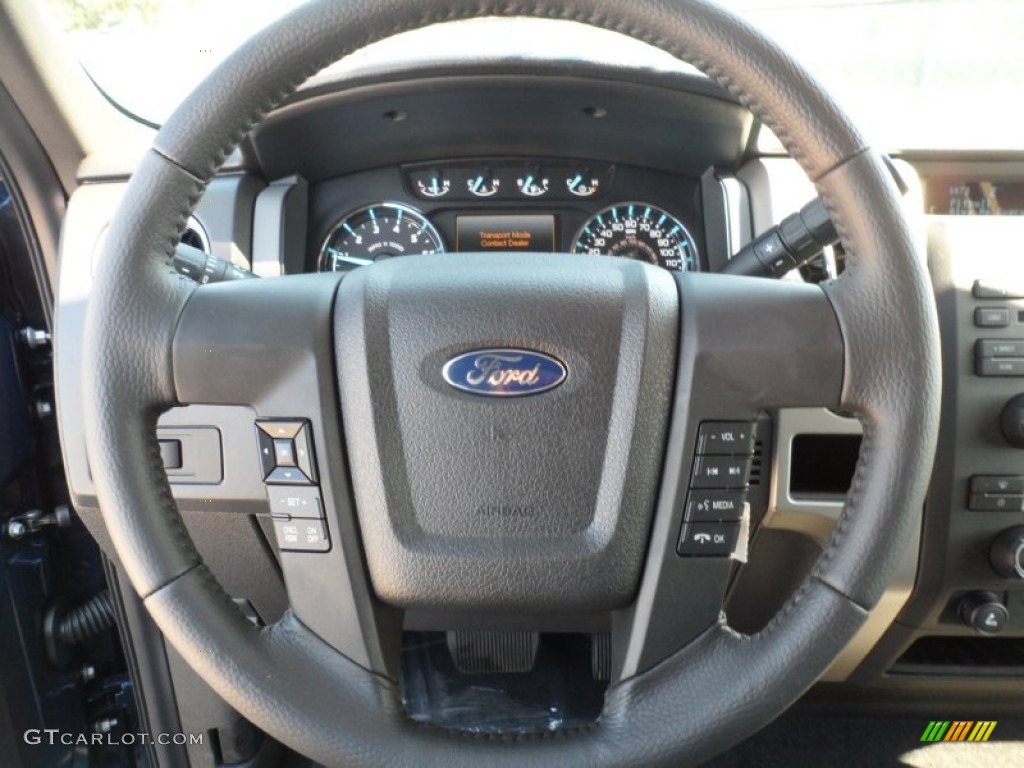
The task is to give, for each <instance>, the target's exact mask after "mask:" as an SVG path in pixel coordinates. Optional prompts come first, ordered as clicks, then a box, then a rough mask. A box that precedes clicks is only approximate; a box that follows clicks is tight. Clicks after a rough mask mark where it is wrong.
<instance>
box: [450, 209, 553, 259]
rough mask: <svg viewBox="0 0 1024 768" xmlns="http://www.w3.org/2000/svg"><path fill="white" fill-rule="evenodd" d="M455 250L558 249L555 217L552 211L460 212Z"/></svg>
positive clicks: (457, 220)
mask: <svg viewBox="0 0 1024 768" xmlns="http://www.w3.org/2000/svg"><path fill="white" fill-rule="evenodd" d="M455 238H456V241H455V250H457V251H461V252H472V251H539V252H546V253H554V251H555V217H554V216H553V215H550V214H530V215H526V214H517V215H501V216H459V217H458V218H457V219H456V220H455Z"/></svg>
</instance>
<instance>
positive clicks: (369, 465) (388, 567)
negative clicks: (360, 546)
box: [328, 253, 679, 612]
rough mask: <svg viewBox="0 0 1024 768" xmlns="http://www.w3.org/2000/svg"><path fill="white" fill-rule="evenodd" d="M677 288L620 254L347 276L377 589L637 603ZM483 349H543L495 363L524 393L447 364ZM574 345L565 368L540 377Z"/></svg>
mask: <svg viewBox="0 0 1024 768" xmlns="http://www.w3.org/2000/svg"><path fill="white" fill-rule="evenodd" d="M678 303H679V299H678V291H677V289H676V285H675V282H674V281H673V280H672V278H671V277H670V275H669V274H668V273H666V272H665V271H664V270H661V269H658V268H656V267H652V266H649V265H646V264H641V263H639V262H635V261H630V260H627V259H615V258H601V257H584V256H570V255H562V254H554V255H553V254H546V255H536V254H525V255H524V254H494V253H488V254H457V255H446V256H416V257H405V258H396V259H391V260H388V261H383V262H380V263H378V264H375V265H373V266H370V267H365V268H361V269H359V270H356V271H355V272H353V273H352V274H350V275H349V276H347V277H346V278H345V280H344V281H343V282H342V285H341V288H340V290H339V295H338V301H337V304H336V310H335V345H336V352H337V363H338V380H339V386H340V392H341V402H342V417H343V420H344V425H343V426H344V432H345V441H346V446H347V451H348V461H349V466H350V470H351V473H352V481H353V488H354V493H355V500H356V508H357V510H358V516H359V524H360V528H361V531H362V536H363V543H364V547H365V551H366V557H367V564H368V566H369V571H370V575H371V578H372V581H373V586H374V589H375V591H376V593H377V595H378V596H379V597H380V598H381V599H383V600H385V601H387V602H389V603H392V604H395V605H399V606H402V607H407V608H413V607H415V608H421V609H445V610H479V609H483V608H484V607H486V608H487V609H488V610H489V611H495V610H519V611H522V610H528V611H534V612H552V611H560V610H572V611H599V610H608V609H611V608H615V607H620V606H622V605H624V604H626V603H627V602H628V601H629V600H630V598H631V597H632V595H633V593H634V591H635V589H636V585H637V581H638V577H639V571H640V564H641V562H642V559H643V554H644V550H645V548H646V542H647V535H648V529H649V526H650V519H651V513H652V510H653V508H654V502H655V496H656V492H657V485H658V480H659V478H660V476H661V462H662V451H663V448H664V440H665V432H666V424H667V419H668V415H669V407H670V401H671V392H672V385H673V381H674V373H675V363H676V346H677V340H678V334H679V308H678ZM502 350H505V352H504V353H503V352H502ZM476 351H480V354H481V355H482V356H483V355H491V356H493V355H494V354H495V352H496V351H497V354H499V355H502V354H504V356H505V357H508V358H514V357H515V356H516V354H517V351H519V352H522V353H524V361H525V362H523V361H521V362H518V363H517V362H511V363H503V364H502V365H503V367H500V370H499V367H495V366H494V361H493V359H491V360H484V361H482V362H481V369H478V370H486V371H487V372H488V374H494V375H493V377H491V378H490V381H491V384H492V385H493V386H491V387H490V388H491V389H495V390H499V389H501V388H502V387H504V388H505V389H507V390H508V391H509V392H514V394H517V395H524V396H515V397H508V396H498V397H483V396H481V394H487V393H488V392H485V391H483V390H487V389H488V388H489V385H488V381H487V379H486V378H484V379H482V378H481V376H480V375H473V376H471V381H472V382H473V383H474V386H472V387H469V389H475V390H476V391H464V390H465V389H466V388H457V387H456V386H453V385H452V383H450V382H449V381H446V378H445V369H446V365H448V364H449V363H451V362H452V361H453V360H457V361H458V362H457V365H456V366H449V369H450V370H449V376H448V378H451V376H452V375H453V374H452V371H457V373H458V375H460V376H462V377H465V376H466V375H467V372H469V373H471V374H472V363H471V362H467V359H466V358H464V357H461V356H463V355H466V354H467V353H473V352H476ZM470 360H472V355H471V356H470ZM552 361H554V362H552ZM499 362H501V361H499ZM526 362H528V363H529V364H528V365H527V364H525V363H526ZM558 363H560V364H561V365H562V366H564V369H565V376H564V380H561V381H559V383H558V385H557V386H554V387H544V386H540V384H542V383H543V382H547V381H549V380H550V379H549V378H545V377H546V376H547V375H548V374H549V373H550V370H551V369H553V367H554V366H556V365H557V364H558ZM533 374H536V376H534V375H533ZM532 383H536V384H537V386H536V387H535V390H536V391H535V392H533V393H530V392H529V391H528V390H530V389H531V387H532V386H533V384H532ZM491 394H493V393H491ZM525 395H528V396H525ZM328 460H334V458H333V457H330V458H329V459H328Z"/></svg>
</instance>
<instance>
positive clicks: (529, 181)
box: [523, 176, 533, 189]
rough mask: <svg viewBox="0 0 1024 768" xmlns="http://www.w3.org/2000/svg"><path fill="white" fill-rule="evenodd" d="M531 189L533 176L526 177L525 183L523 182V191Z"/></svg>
mask: <svg viewBox="0 0 1024 768" xmlns="http://www.w3.org/2000/svg"><path fill="white" fill-rule="evenodd" d="M532 187H533V176H527V177H526V181H524V182H523V189H532Z"/></svg>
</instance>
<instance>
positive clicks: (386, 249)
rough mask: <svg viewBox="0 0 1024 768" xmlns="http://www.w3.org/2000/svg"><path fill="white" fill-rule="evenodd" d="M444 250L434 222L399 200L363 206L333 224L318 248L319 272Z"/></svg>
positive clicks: (351, 267)
mask: <svg viewBox="0 0 1024 768" xmlns="http://www.w3.org/2000/svg"><path fill="white" fill-rule="evenodd" d="M429 253H444V244H443V243H442V242H441V236H440V235H439V234H438V232H437V230H436V229H435V228H434V225H433V224H431V223H430V222H429V221H427V219H426V218H425V217H424V216H423V214H421V213H419V212H418V211H416V210H414V209H412V208H409V207H408V206H405V205H401V204H399V203H377V204H376V205H367V206H365V207H363V208H359V209H357V210H355V211H352V212H351V213H349V214H347V215H346V216H345V217H344V218H342V220H341V221H339V222H338V223H337V224H335V225H334V227H333V229H331V232H330V234H329V235H327V240H326V241H325V242H324V247H323V248H321V249H320V271H321V272H340V271H344V270H348V269H353V268H355V267H361V266H364V265H366V264H372V263H373V262H375V261H377V260H379V259H386V258H390V257H392V256H406V255H411V254H429Z"/></svg>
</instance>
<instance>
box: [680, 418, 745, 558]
mask: <svg viewBox="0 0 1024 768" xmlns="http://www.w3.org/2000/svg"><path fill="white" fill-rule="evenodd" d="M755 437H756V436H755V434H754V425H753V424H751V423H749V422H739V421H712V422H704V423H702V424H701V425H700V429H699V432H698V435H697V452H696V457H695V458H694V462H693V472H692V474H691V476H690V492H689V494H687V497H686V509H685V510H684V512H683V527H682V530H681V531H680V533H679V544H678V545H677V547H676V551H677V552H678V553H679V554H680V555H687V556H718V557H727V556H729V555H731V554H732V553H733V550H734V549H735V548H736V540H737V538H738V537H739V530H740V519H741V517H742V516H743V505H744V504H745V503H746V500H747V485H748V483H749V482H750V467H751V464H752V462H753V454H754V441H755Z"/></svg>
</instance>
